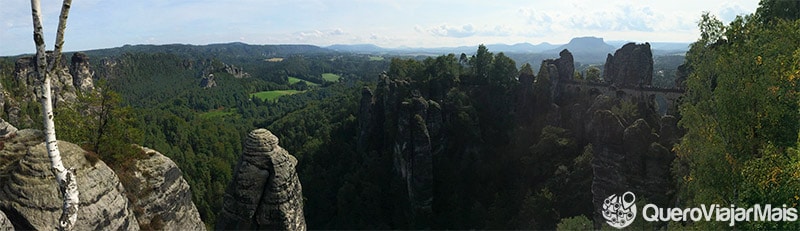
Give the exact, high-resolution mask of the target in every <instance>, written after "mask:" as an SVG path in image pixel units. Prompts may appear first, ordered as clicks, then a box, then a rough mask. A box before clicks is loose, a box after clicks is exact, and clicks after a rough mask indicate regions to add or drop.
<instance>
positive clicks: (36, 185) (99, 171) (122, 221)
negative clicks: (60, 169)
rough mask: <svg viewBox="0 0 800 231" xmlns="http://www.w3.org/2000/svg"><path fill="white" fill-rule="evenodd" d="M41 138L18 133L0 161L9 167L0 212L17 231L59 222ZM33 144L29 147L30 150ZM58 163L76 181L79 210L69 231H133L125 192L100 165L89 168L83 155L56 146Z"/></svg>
mask: <svg viewBox="0 0 800 231" xmlns="http://www.w3.org/2000/svg"><path fill="white" fill-rule="evenodd" d="M42 140H43V137H42V133H41V132H38V131H32V130H23V131H20V132H18V133H17V136H16V137H14V138H12V139H11V140H9V141H6V143H7V144H6V145H7V146H5V147H4V148H3V150H2V151H0V155H2V156H3V157H4V159H5V158H9V159H14V158H18V161H11V162H10V163H11V164H10V166H8V168H6V169H7V172H5V173H4V174H3V175H2V178H0V182H2V184H0V185H2V186H0V210H2V211H3V212H5V213H6V216H8V218H9V219H10V220H11V221H12V222H13V224H14V227H15V228H17V229H36V230H53V229H55V228H56V224H58V220H59V217H60V216H61V204H62V200H61V199H60V198H61V196H60V194H59V192H58V186H57V184H56V182H55V176H54V175H53V173H52V171H51V170H50V159H49V157H48V155H47V151H46V148H45V145H44V143H43V142H42ZM34 143H36V144H35V145H33V144H34ZM58 146H59V148H60V150H61V155H62V158H63V159H62V161H64V164H65V165H66V166H68V167H70V168H74V171H75V173H76V176H77V180H78V189H79V191H80V200H81V207H80V212H79V213H78V221H77V223H76V224H75V227H74V228H75V230H139V225H138V224H137V221H136V218H135V217H134V216H133V210H132V208H131V206H130V204H129V203H128V200H127V198H126V197H125V195H124V192H125V189H124V188H123V186H122V184H121V183H120V181H119V179H118V178H117V176H116V175H115V174H114V172H113V171H112V170H111V168H109V167H108V166H106V164H105V163H103V162H102V161H97V162H94V163H92V162H90V161H89V160H88V159H87V158H86V155H87V153H86V151H84V150H83V149H81V148H80V147H78V146H77V145H75V144H72V143H67V142H63V141H59V143H58Z"/></svg>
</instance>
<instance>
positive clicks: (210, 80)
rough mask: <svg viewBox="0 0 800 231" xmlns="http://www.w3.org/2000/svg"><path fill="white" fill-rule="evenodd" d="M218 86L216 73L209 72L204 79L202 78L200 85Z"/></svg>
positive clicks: (204, 86)
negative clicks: (215, 78) (215, 77)
mask: <svg viewBox="0 0 800 231" xmlns="http://www.w3.org/2000/svg"><path fill="white" fill-rule="evenodd" d="M216 86H217V81H215V80H214V74H208V75H207V76H204V77H203V79H200V87H202V88H212V87H216Z"/></svg>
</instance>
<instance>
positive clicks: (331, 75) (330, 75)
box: [322, 73, 342, 82]
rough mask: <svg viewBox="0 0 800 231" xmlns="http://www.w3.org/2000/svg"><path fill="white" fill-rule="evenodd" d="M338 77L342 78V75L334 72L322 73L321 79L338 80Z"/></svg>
mask: <svg viewBox="0 0 800 231" xmlns="http://www.w3.org/2000/svg"><path fill="white" fill-rule="evenodd" d="M339 78H342V76H339V75H337V74H334V73H322V79H324V80H325V81H328V82H336V81H339Z"/></svg>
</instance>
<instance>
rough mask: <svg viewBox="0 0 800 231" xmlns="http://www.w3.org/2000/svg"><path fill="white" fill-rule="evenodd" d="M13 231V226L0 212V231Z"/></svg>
mask: <svg viewBox="0 0 800 231" xmlns="http://www.w3.org/2000/svg"><path fill="white" fill-rule="evenodd" d="M7 230H14V225H12V224H11V221H10V220H8V218H7V217H6V214H5V213H3V211H0V231H7Z"/></svg>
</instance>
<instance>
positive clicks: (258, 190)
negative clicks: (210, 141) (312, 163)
mask: <svg viewBox="0 0 800 231" xmlns="http://www.w3.org/2000/svg"><path fill="white" fill-rule="evenodd" d="M296 166H297V159H295V158H294V156H291V155H289V153H288V152H287V151H286V150H285V149H283V148H281V147H280V146H278V137H276V136H275V135H273V134H272V133H271V132H270V131H268V130H266V129H256V130H253V131H251V132H250V134H248V135H247V138H246V139H245V141H244V150H243V153H242V156H241V157H240V159H239V163H238V164H237V166H236V170H235V172H234V175H233V180H232V181H231V183H230V185H229V186H228V188H227V190H226V192H225V197H224V198H223V206H222V212H221V213H220V217H219V219H218V220H217V225H216V229H224V230H231V229H270V230H305V229H306V224H305V218H304V217H303V195H302V186H301V185H300V180H299V179H298V177H297V172H295V167H296Z"/></svg>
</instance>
